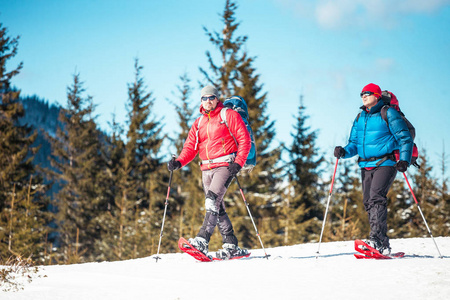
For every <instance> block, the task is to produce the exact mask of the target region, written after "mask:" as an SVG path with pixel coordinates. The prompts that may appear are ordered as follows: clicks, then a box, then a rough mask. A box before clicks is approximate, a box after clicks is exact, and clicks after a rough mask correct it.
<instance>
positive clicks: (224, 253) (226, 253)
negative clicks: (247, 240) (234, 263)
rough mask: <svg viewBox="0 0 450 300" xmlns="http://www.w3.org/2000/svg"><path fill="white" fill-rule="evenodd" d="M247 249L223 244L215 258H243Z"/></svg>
mask: <svg viewBox="0 0 450 300" xmlns="http://www.w3.org/2000/svg"><path fill="white" fill-rule="evenodd" d="M247 254H248V251H247V249H241V248H239V247H238V246H237V245H234V244H227V243H226V244H223V245H222V249H219V251H217V252H216V257H217V258H220V259H231V258H233V257H236V256H244V255H247Z"/></svg>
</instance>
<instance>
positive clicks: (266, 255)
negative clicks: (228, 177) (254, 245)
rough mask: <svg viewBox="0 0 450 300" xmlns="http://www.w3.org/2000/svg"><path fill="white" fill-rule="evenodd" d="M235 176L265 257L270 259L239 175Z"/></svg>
mask: <svg viewBox="0 0 450 300" xmlns="http://www.w3.org/2000/svg"><path fill="white" fill-rule="evenodd" d="M234 178H236V182H237V184H238V186H239V191H240V192H241V196H242V199H243V200H244V203H245V207H247V211H248V215H249V216H250V219H251V220H252V223H253V227H255V231H256V236H257V237H258V239H259V242H260V243H261V247H262V249H263V251H264V254H265V255H264V258H267V259H269V256H270V254H267V252H266V249H264V245H263V242H262V240H261V236H260V235H259V232H258V229H257V228H256V225H255V221H254V220H253V217H252V213H251V212H250V208H249V207H248V203H247V200H245V196H244V192H243V191H242V188H241V185H240V183H239V180H238V179H237V176H234Z"/></svg>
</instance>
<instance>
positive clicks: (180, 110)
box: [171, 74, 205, 237]
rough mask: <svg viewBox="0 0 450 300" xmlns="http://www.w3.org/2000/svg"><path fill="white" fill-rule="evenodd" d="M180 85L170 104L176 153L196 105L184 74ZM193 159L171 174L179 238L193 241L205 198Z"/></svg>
mask: <svg viewBox="0 0 450 300" xmlns="http://www.w3.org/2000/svg"><path fill="white" fill-rule="evenodd" d="M180 80H181V85H180V86H178V87H177V89H178V93H179V96H177V97H179V99H180V104H177V103H176V102H171V103H172V105H173V106H174V107H175V111H176V113H177V117H178V124H179V126H180V129H181V131H180V133H179V134H178V136H177V138H176V139H175V141H174V144H175V148H176V150H177V153H180V152H181V150H182V149H183V144H184V141H185V140H186V138H187V136H188V133H189V130H190V128H191V126H192V124H193V122H194V121H195V119H196V117H197V115H199V114H198V107H199V106H200V102H199V101H195V100H194V101H193V100H192V98H191V94H192V88H191V86H190V79H189V77H188V76H187V74H184V75H183V76H181V77H180ZM198 162H199V158H198V157H197V158H196V159H194V161H193V162H191V163H190V164H189V165H187V166H185V167H184V168H182V169H181V170H179V171H177V172H176V174H174V179H173V185H174V190H175V191H176V194H172V195H173V197H174V198H175V200H176V202H175V204H179V205H180V209H179V212H177V213H179V215H180V218H179V226H178V227H179V235H180V236H183V235H184V236H188V237H194V236H195V235H196V234H197V232H198V230H199V228H200V226H201V225H202V222H203V215H202V213H201V212H202V211H203V209H204V202H205V194H204V191H203V186H202V172H201V170H200V167H199V166H198Z"/></svg>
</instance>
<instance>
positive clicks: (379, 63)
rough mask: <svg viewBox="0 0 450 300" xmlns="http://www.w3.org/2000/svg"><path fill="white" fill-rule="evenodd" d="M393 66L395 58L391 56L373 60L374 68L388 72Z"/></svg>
mask: <svg viewBox="0 0 450 300" xmlns="http://www.w3.org/2000/svg"><path fill="white" fill-rule="evenodd" d="M394 67H395V60H394V59H392V58H378V59H377V60H376V61H375V68H376V70H379V71H382V72H389V71H392V69H393V68H394Z"/></svg>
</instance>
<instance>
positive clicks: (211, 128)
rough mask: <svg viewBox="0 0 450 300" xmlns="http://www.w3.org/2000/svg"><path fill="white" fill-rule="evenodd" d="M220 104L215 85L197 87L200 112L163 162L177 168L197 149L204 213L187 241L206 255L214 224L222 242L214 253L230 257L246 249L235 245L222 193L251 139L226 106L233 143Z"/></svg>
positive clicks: (246, 150) (248, 150) (236, 117)
mask: <svg viewBox="0 0 450 300" xmlns="http://www.w3.org/2000/svg"><path fill="white" fill-rule="evenodd" d="M222 108H224V106H223V104H222V102H220V100H219V93H218V91H217V89H216V88H215V87H214V86H210V85H208V86H205V87H204V88H203V89H202V91H201V105H200V113H201V114H202V115H201V116H200V117H199V118H198V119H197V120H195V122H194V124H193V125H192V127H191V129H190V131H189V134H188V137H187V139H186V141H185V143H184V146H183V150H182V151H181V153H180V155H179V156H178V158H177V159H176V160H171V161H170V162H169V163H168V164H167V166H168V169H169V171H173V170H177V169H179V168H181V167H183V166H185V165H187V164H188V163H189V162H191V161H192V160H193V159H194V158H195V157H196V156H197V153H198V154H199V156H200V159H201V160H202V161H201V170H202V171H203V172H202V180H203V189H204V192H205V208H206V214H205V219H204V221H203V225H202V227H201V228H200V231H199V233H198V234H197V236H196V237H195V238H191V239H189V243H191V245H193V246H194V247H195V248H196V249H198V250H200V251H202V252H203V253H205V254H206V255H207V254H208V244H209V240H210V238H211V235H212V234H213V232H214V228H215V227H216V225H218V227H219V230H220V234H221V235H222V241H223V246H222V249H220V250H219V251H217V253H216V255H217V257H219V258H231V257H234V256H241V255H245V254H247V253H248V252H247V250H246V249H241V248H239V247H238V240H237V238H236V236H235V235H234V230H233V225H232V224H231V221H230V218H229V217H228V214H227V213H226V211H225V205H224V201H223V196H224V195H225V193H226V191H227V188H228V186H229V185H230V183H231V181H232V179H233V178H234V176H236V174H237V173H238V172H239V170H240V169H241V168H242V167H243V166H244V164H245V161H246V160H247V156H248V153H249V152H250V148H251V139H250V134H249V133H248V131H247V128H246V126H245V123H244V121H243V120H242V118H241V116H240V115H239V113H237V112H236V111H234V110H232V109H228V110H227V111H226V118H227V121H228V126H229V130H230V131H231V133H232V134H233V135H234V137H235V138H236V141H237V145H236V142H235V140H234V139H233V137H232V136H231V135H230V131H228V128H227V126H226V125H225V123H224V122H223V120H222V119H221V117H220V111H221V110H222Z"/></svg>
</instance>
